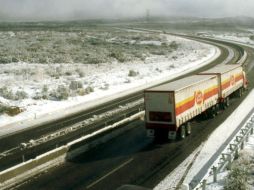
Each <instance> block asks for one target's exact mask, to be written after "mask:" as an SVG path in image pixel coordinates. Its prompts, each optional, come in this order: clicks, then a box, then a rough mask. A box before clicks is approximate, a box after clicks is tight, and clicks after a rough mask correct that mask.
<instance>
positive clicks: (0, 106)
mask: <svg viewBox="0 0 254 190" xmlns="http://www.w3.org/2000/svg"><path fill="white" fill-rule="evenodd" d="M6 111H8V107H7V106H5V105H3V104H0V114H2V113H5V112H6Z"/></svg>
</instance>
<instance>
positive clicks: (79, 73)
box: [76, 69, 85, 77]
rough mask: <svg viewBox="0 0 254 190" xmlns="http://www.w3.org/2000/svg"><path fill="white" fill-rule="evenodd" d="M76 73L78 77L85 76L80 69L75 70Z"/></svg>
mask: <svg viewBox="0 0 254 190" xmlns="http://www.w3.org/2000/svg"><path fill="white" fill-rule="evenodd" d="M76 72H77V73H78V75H79V77H84V76H85V74H84V72H83V71H82V70H81V69H76Z"/></svg>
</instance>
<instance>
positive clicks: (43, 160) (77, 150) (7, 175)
mask: <svg viewBox="0 0 254 190" xmlns="http://www.w3.org/2000/svg"><path fill="white" fill-rule="evenodd" d="M144 114H145V113H144V111H141V112H139V113H137V114H134V115H132V116H130V117H127V118H125V119H123V120H121V121H118V122H117V123H114V124H112V125H109V126H106V127H105V128H103V129H101V130H98V131H96V132H93V133H91V134H88V135H86V136H83V137H81V138H79V139H77V140H74V141H72V142H70V143H68V144H67V145H64V146H61V147H59V148H56V149H54V150H52V151H49V152H47V153H45V154H42V155H40V156H37V157H36V158H34V159H30V160H28V161H26V162H23V163H21V164H18V165H16V166H14V167H11V168H9V169H7V170H4V171H2V172H0V189H1V190H3V189H9V188H11V187H13V186H15V185H16V184H19V183H21V182H22V181H24V180H26V179H28V178H30V177H32V176H35V175H37V174H39V173H41V172H42V171H44V170H46V169H49V168H52V167H55V166H56V165H59V164H61V163H63V162H65V160H68V159H71V158H73V157H75V156H77V155H79V154H81V153H83V152H85V151H87V150H89V149H91V148H93V147H94V146H96V145H98V144H101V143H103V142H106V141H107V140H109V139H111V138H113V137H114V136H117V135H119V133H122V132H124V131H125V130H127V129H126V128H125V127H122V128H120V127H121V126H123V124H125V123H128V122H130V121H133V120H137V119H140V118H142V117H144ZM116 128H118V130H114V129H116ZM112 130H113V131H114V132H112ZM98 135H104V136H103V137H102V138H97V139H96V138H95V137H96V136H98Z"/></svg>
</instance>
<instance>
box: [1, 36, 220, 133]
mask: <svg viewBox="0 0 254 190" xmlns="http://www.w3.org/2000/svg"><path fill="white" fill-rule="evenodd" d="M166 38H167V40H168V42H173V41H175V42H176V43H177V44H180V46H179V48H178V49H177V51H174V52H172V53H171V54H170V55H169V56H168V57H167V56H166V57H165V56H159V55H158V56H153V57H149V58H147V59H145V61H135V62H129V63H126V62H125V63H119V62H111V63H104V64H29V63H10V64H4V65H1V71H0V88H2V87H4V86H6V88H8V89H10V90H11V91H12V92H13V94H15V92H17V91H22V92H25V94H26V96H27V97H26V98H25V99H19V100H10V99H6V98H3V97H0V103H1V102H2V103H3V104H5V105H9V106H18V107H22V108H23V109H24V112H22V113H20V114H18V115H16V116H15V117H10V116H8V115H7V114H2V115H0V121H1V122H0V129H1V132H0V135H1V133H2V132H3V133H4V131H5V132H6V126H7V125H8V124H12V123H15V122H20V121H23V120H24V119H30V120H33V119H38V118H39V117H40V116H42V115H43V114H46V113H50V114H53V113H55V112H59V111H61V110H67V108H70V107H74V106H76V105H81V104H82V105H84V107H85V106H86V104H88V102H89V103H91V102H96V101H95V100H97V99H101V98H102V97H109V96H111V95H113V94H119V93H120V92H123V91H129V90H130V89H133V88H135V87H138V86H142V85H145V84H150V83H151V82H154V81H157V80H160V79H163V78H167V77H169V78H170V77H171V76H172V75H174V74H176V73H180V72H183V71H186V70H188V69H189V70H190V69H193V68H194V67H196V66H198V65H202V64H204V63H205V62H207V61H208V60H211V59H212V58H213V57H216V56H218V49H217V48H215V47H213V46H211V45H207V44H202V43H199V42H194V41H190V40H187V39H182V38H179V37H174V36H169V35H167V36H166ZM147 43H148V42H147ZM149 43H150V42H149ZM151 43H155V42H151ZM156 45H160V44H159V43H157V42H156ZM59 73H60V75H58V74H59ZM56 74H57V76H56ZM71 81H75V83H74V85H77V87H78V86H79V85H80V84H81V86H82V90H81V92H80V95H77V94H74V93H73V94H72V90H70V91H69V92H68V93H69V94H70V97H68V98H67V99H66V100H62V101H54V100H49V99H42V98H41V97H39V98H36V97H37V96H41V95H42V94H43V93H46V96H48V95H49V94H50V93H56V92H55V91H56V90H57V88H58V87H59V86H60V87H62V86H65V87H68V88H70V82H71ZM74 88H75V86H74Z"/></svg>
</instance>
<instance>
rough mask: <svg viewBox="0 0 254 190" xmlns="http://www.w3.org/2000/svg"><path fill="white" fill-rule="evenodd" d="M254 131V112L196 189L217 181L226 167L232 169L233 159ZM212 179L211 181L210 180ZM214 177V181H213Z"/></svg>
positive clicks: (202, 188)
mask: <svg viewBox="0 0 254 190" xmlns="http://www.w3.org/2000/svg"><path fill="white" fill-rule="evenodd" d="M253 132H254V113H252V115H251V116H250V117H249V119H248V120H247V121H246V122H245V124H244V125H243V127H242V128H241V129H240V130H239V132H238V133H237V134H236V136H235V137H234V138H233V140H231V142H230V143H229V144H228V145H227V146H226V148H225V149H224V150H223V151H222V153H221V154H220V156H219V157H218V158H217V160H215V161H214V163H213V164H212V166H211V167H210V169H209V170H208V172H207V173H206V175H205V176H204V177H203V178H202V179H201V180H200V182H199V184H198V185H197V186H196V187H194V188H193V189H194V190H205V189H206V186H207V184H211V183H215V182H217V175H218V174H219V173H220V172H222V171H225V169H231V164H232V161H233V160H234V159H235V158H237V157H238V154H239V150H241V149H243V148H244V144H245V142H248V139H249V136H250V135H253ZM209 179H210V181H209ZM211 179H212V181H211Z"/></svg>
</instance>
